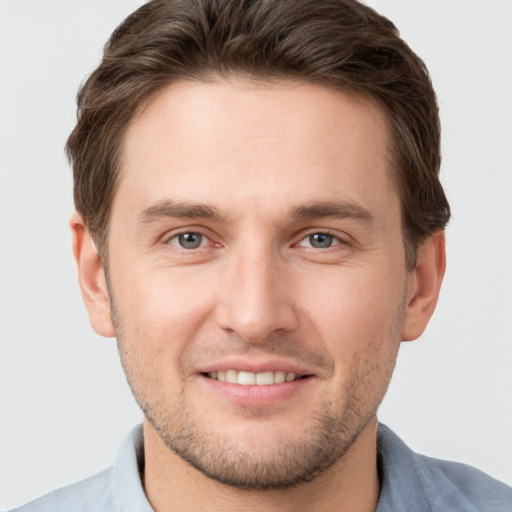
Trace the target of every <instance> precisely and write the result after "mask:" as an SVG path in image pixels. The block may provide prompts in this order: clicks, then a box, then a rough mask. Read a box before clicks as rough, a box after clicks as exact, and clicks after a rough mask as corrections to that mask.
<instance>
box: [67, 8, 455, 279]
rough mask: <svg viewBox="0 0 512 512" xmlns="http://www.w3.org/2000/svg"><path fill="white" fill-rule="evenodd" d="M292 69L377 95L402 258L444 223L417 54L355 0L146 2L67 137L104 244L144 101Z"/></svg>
mask: <svg viewBox="0 0 512 512" xmlns="http://www.w3.org/2000/svg"><path fill="white" fill-rule="evenodd" d="M240 74H242V75H244V76H248V77H250V78H252V79H255V80H265V81H267V80H268V81H273V80H280V79H294V80H300V81H304V82H310V83H318V84H322V85H326V86H330V87H333V88H336V89H338V90H341V91H345V92H355V93H359V94H363V95H366V96H369V97H371V98H373V99H374V100H376V101H377V102H378V104H379V105H380V107H381V108H382V109H383V111H384V113H385V114H386V116H387V119H388V123H389V128H390V135H391V150H392V155H393V158H394V164H395V168H396V169H395V170H396V175H395V180H396V183H397V186H398V190H399V194H400V199H401V203H402V225H403V233H404V244H405V250H406V264H407V267H408V268H409V269H412V268H414V266H415V262H416V249H417V247H418V246H419V245H420V244H421V243H422V242H423V241H424V240H425V239H426V237H428V236H429V235H430V234H432V233H433V232H434V231H436V230H438V229H443V228H444V227H445V226H446V224H447V222H448V220H449V217H450V208H449V205H448V202H447V200H446V197H445V194H444V192H443V189H442V187H441V184H440V182H439V167H440V163H441V154H440V125H439V115H438V107H437V101H436V96H435V93H434V90H433V88H432V84H431V81H430V78H429V74H428V71H427V69H426V67H425V65H424V63H423V61H422V60H421V59H420V58H419V57H418V56H417V55H415V54H414V53H413V52H412V50H411V49H410V48H409V47H408V46H407V44H406V43H405V42H404V41H403V40H402V39H401V38H400V37H399V33H398V30H397V29H396V28H395V26H394V25H393V24H392V23H391V22H390V21H389V20H388V19H386V18H384V17H383V16H380V15H379V14H377V13H376V12H375V11H374V10H372V9H371V8H369V7H367V6H365V5H363V4H361V3H359V2H358V1H356V0H152V1H150V2H148V3H146V4H145V5H143V6H142V7H140V8H139V9H138V10H137V11H135V12H134V13H133V14H131V15H130V16H129V17H128V18H127V19H126V20H125V21H124V22H123V23H122V24H121V25H120V26H119V27H118V28H117V29H116V30H115V32H114V33H113V34H112V36H111V38H110V40H109V41H108V43H107V44H106V46H105V50H104V57H103V60H102V62H101V64H100V65H99V67H98V68H97V69H96V70H95V71H94V72H93V73H92V74H91V76H90V77H89V78H88V79H87V81H86V82H85V83H84V84H83V86H82V87H81V89H80V91H79V94H78V100H77V102H78V122H77V125H76V127H75V129H74V130H73V132H72V133H71V135H70V137H69V139H68V142H67V147H66V149H67V154H68V156H69V159H70V161H71V163H72V166H73V173H74V199H75V206H76V209H77V211H78V212H79V213H81V214H82V216H83V218H84V221H85V224H86V226H87V229H88V230H89V232H90V233H91V235H92V236H93V238H94V240H95V241H96V244H97V245H98V249H99V251H100V254H102V253H103V254H105V251H106V244H107V237H108V222H109V216H110V208H111V203H112V199H113V197H114V194H115V190H116V185H117V181H118V175H119V165H120V156H121V154H122V145H123V138H124V134H125V131H126V129H127V126H128V124H129V122H130V120H131V119H132V118H133V116H134V115H135V113H136V112H137V110H138V108H139V107H140V106H141V104H142V103H143V102H145V101H147V100H148V99H149V98H150V97H151V96H152V95H154V94H155V93H156V92H157V91H159V90H161V89H162V88H163V87H165V86H167V85H169V84H170V83H172V82H176V81H178V80H196V81H197V80H204V81H206V80H212V79H214V78H215V77H218V76H221V77H223V76H224V77H230V76H232V75H240Z"/></svg>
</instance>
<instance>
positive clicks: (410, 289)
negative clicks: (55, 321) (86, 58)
mask: <svg viewBox="0 0 512 512" xmlns="http://www.w3.org/2000/svg"><path fill="white" fill-rule="evenodd" d="M68 152H69V155H70V158H71V160H72V163H73V169H74V177H75V205H76V208H77V214H76V215H75V216H74V217H73V218H72V220H71V227H72V232H73V238H74V253H75V257H76V259H77V263H78V269H79V277H80V285H81V289H82V293H83V297H84V301H85V304H86V306H87V309H88V312H89V317H90V320H91V324H92V326H93V327H94V329H95V330H96V331H97V332H98V333H99V334H101V335H104V336H114V335H115V336H116V337H117V339H118V344H119V351H120V355H121V360H122V363H123V367H124V369H125V372H126V375H127V379H128V382H129V384H130V386H131V388H132V390H133V393H134V396H135V397H136V399H137V402H138V403H139V405H140V407H141V408H142V410H143V411H144V423H143V428H142V430H140V429H136V430H135V431H134V432H133V433H132V434H131V435H130V437H129V438H128V439H127V441H126V443H125V445H124V446H123V448H122V450H121V452H120V454H119V457H118V460H117V462H116V465H115V467H114V469H112V470H108V471H106V472H103V473H101V474H99V475H97V476H95V477H93V478H92V479H90V480H87V481H85V482H82V483H79V484H77V485H75V486H72V487H69V488H66V489H63V490H60V491H57V492H55V493H53V494H51V495H49V496H47V497H45V498H42V499H41V500H40V501H36V502H34V503H33V504H31V505H28V506H27V507H26V508H23V509H22V510H27V511H30V510H52V511H54V510H151V509H154V510H156V511H166V510H201V509H207V510H217V509H222V510H226V509H228V510H244V509H253V510H276V509H278V508H279V509H280V510H283V509H284V510H358V511H366V510H368V511H374V510H378V511H380V512H381V511H385V510H510V507H511V504H512V491H511V490H510V489H509V488H507V487H506V486H504V485H502V484H499V483H498V482H496V481H494V480H492V479H490V478H489V477H487V476H485V475H483V474H482V473H480V472H478V471H476V470H474V469H471V468H468V467H465V466H460V465H456V464H451V463H446V462H441V461H437V460H433V459H428V458H424V457H421V456H418V455H415V454H414V453H412V452H411V451H410V450H409V449H408V448H407V447H406V446H405V445H404V444H403V443H402V442H401V441H400V440H399V439H398V438H397V437H396V436H395V435H394V434H393V433H392V432H391V431H390V430H389V429H387V428H386V427H384V426H378V424H377V419H376V412H377V409H378V406H379V404H380V402H381V400H382V398H383V396H384V394H385V391H386V388H387V384H388V382H389V379H390V377H391V373H392V370H393V367H394V364H395V360H396V355H397V351H398V347H399V344H400V342H401V341H407V340H412V339H415V338H417V337H418V336H419V335H420V334H421V333H422V332H423V330H424V328H425V327H426V325H427V323H428V321H429V319H430V317H431V315H432V313H433V311H434V308H435V304H436V301H437V297H438V294H439V289H440V286H441V281H442V278H443V274H444V267H445V256H444V233H443V229H444V227H445V225H446V223H447V222H448V219H449V207H448V203H447V201H446V198H445V196H444V193H443V190H442V188H441V185H440V183H439V181H438V171H439V164H440V155H439V126H438V115H437V104H436V101H435V95H434V92H433V90H432V87H431V84H430V81H429V78H428V74H427V72H426V70H425V68H424V65H423V63H422V62H421V60H419V58H418V57H417V56H415V55H414V54H413V53H412V52H411V50H410V49H409V48H408V47H407V46H406V45H405V43H403V41H401V40H400V39H399V37H398V35H397V33H396V31H395V29H394V27H393V26H392V25H391V23H390V22H389V21H388V20H386V19H384V18H382V17H380V16H378V15H377V14H376V13H375V12H373V11H372V10H370V9H368V8H366V7H364V6H363V5H361V4H359V3H357V2H355V1H342V0H332V1H323V2H321V3H319V2H318V1H314V2H313V1H311V0H309V1H306V0H294V1H291V0H289V1H286V0H281V1H266V2H259V1H251V2H226V1H224V2H222V1H206V0H204V1H194V2H190V0H187V1H181V2H180V1H174V2H170V1H153V2H149V3H148V4H146V5H145V6H143V7H142V8H140V9H139V10H138V11H137V12H136V13H134V14H133V15H132V16H131V17H130V18H128V19H127V20H126V21H125V22H124V23H123V24H122V25H121V26H120V27H119V28H118V29H117V30H116V32H115V33H114V34H113V36H112V38H111V40H110V42H109V44H108V45H107V48H106V50H105V58H104V60H103V62H102V64H101V65H100V67H99V68H98V69H97V70H96V71H95V72H94V73H93V74H92V75H91V77H90V78H89V79H88V81H87V82H86V84H85V85H84V87H83V88H82V90H81V93H80V96H79V119H78V124H77V126H76V128H75V130H74V131H73V133H72V135H71V137H70V139H69V141H68Z"/></svg>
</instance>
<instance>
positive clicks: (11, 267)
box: [0, 0, 512, 509]
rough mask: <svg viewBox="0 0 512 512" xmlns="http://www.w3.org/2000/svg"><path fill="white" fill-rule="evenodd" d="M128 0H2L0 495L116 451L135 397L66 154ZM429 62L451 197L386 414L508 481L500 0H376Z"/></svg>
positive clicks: (506, 185)
mask: <svg viewBox="0 0 512 512" xmlns="http://www.w3.org/2000/svg"><path fill="white" fill-rule="evenodd" d="M140 3H141V2H139V1H135V0H108V1H105V0H45V1H40V0H0V343H1V344H0V509H6V508H10V507H13V506H15V505H19V504H21V503H23V502H26V501H28V500H31V499H33V498H35V497H37V496H39V495H41V494H43V493H46V492H48V491H50V490H52V489H54V488H57V487H60V486H63V485H65V484H68V483H71V482H73V481H76V480H78V479H81V478H85V477H87V476H89V475H90V474H92V473H95V472H97V471H99V470H101V469H103V468H104V467H107V466H109V465H111V463H112V462H113V460H114V457H115V454H116V451H117V449H118V447H119V444H120V443H121V441H122V439H123V438H124V436H125V434H126V433H127V432H128V430H129V429H130V428H131V426H132V425H133V424H135V423H137V422H139V421H140V416H141V415H140V412H139V411H138V409H137V407H136V405H135V403H134V401H133V399H132V397H131V394H130V391H129V390H128V387H127V385H126V383H125V379H124V376H123V374H122V371H121V369H120V365H119V363H118V358H117V353H116V347H115V341H114V340H110V339H103V338H100V337H99V336H97V335H95V334H94V333H93V331H92V329H91V328H90V326H89V323H88V319H87V316H86V313H85V308H84V307H83V305H82V302H81V298H80V294H79V289H78V284H77V279H76V271H75V266H74V262H73V260H72V254H71V247H70V235H69V230H68V225H67V222H68V218H69V215H70V214H71V212H72V210H73V205H72V199H71V196H72V191H71V188H72V183H71V173H70V170H69V168H68V165H67V162H66V160H65V158H64V154H63V146H64V143H65V139H66V137H67V135H68V134H69V132H70V130H71V129H72V127H73V125H74V119H75V100H74V98H75V94H76V91H77V89H78V86H79V84H80V83H81V81H82V80H83V78H84V77H85V76H86V75H87V74H88V73H90V72H91V71H92V69H93V68H94V67H95V66H96V64H97V63H98V61H99V59H100V55H101V49H102V46H103V44H104V42H105V41H106V39H107V37H108V36H109V35H110V33H111V32H112V30H113V29H114V28H115V27H116V26H117V24H118V23H119V22H120V21H121V20H122V19H123V18H124V17H125V16H126V15H127V14H129V13H130V12H131V11H132V10H133V9H134V8H135V7H137V6H138V5H140ZM368 3H369V4H370V5H371V6H373V7H375V8H376V9H377V10H379V11H380V12H382V13H383V14H385V15H387V16H388V17H389V18H390V19H392V20H393V21H394V22H395V24H396V25H397V26H398V28H399V29H400V31H401V33H402V36H403V37H404V38H405V40H406V41H408V42H409V44H410V45H411V46H412V48H413V49H414V50H415V51H416V52H417V53H418V54H419V55H420V56H421V57H422V58H423V59H424V60H425V62H426V63H427V65H428V67H429V69H430V71H431V74H432V79H433V82H434V85H435V87H436V89H437V92H438V96H439V102H440V106H441V112H442V123H443V150H444V159H443V167H442V181H443V183H444V186H445V189H446V193H447V195H448V197H449V199H450V201H451V205H452V208H453V220H452V222H451V224H450V226H449V229H448V231H447V237H448V271H447V275H446V279H445V283H444V289H443V291H442V294H441V298H440V301H439V305H438V309H437V312H436V314H435V315H434V318H433V320H432V322H431V324H430V326H429V328H428V330H427V332H426V333H425V334H424V335H423V336H422V338H421V339H420V340H418V341H416V342H413V343H409V344H406V345H404V346H403V347H402V351H401V354H400V357H399V361H398V365H397V369H396V372H395V375H394V378H393V381H392V384H391V387H390V390H389V393H388V396H387V398H386V399H385V402H384V404H383V405H382V408H381V413H380V419H381V421H383V422H385V423H387V424H388V425H390V426H391V427H392V428H393V429H394V430H395V431H396V432H397V433H398V434H399V435H400V436H402V437H403V439H404V440H405V441H406V442H407V443H408V444H409V445H410V446H411V447H412V448H413V449H415V450H416V451H419V452H423V453H427V454H429V455H432V456H436V457H441V458H446V459H452V460H457V461H462V462H466V463H469V464H472V465H475V466H478V467H479V468H481V469H483V470H484V471H486V472H488V473H490V474H491V475H493V476H495V477H497V478H499V479H501V480H504V481H506V482H507V483H508V484H512V464H511V463H510V461H511V460H512V441H511V433H512V398H511V394H512V393H511V391H512V333H511V321H512V157H511V152H512V149H511V148H512V32H511V30H510V27H511V26H512V1H511V0H490V1H488V2H487V1H485V2H484V1H483V0H415V1H412V0H371V1H368Z"/></svg>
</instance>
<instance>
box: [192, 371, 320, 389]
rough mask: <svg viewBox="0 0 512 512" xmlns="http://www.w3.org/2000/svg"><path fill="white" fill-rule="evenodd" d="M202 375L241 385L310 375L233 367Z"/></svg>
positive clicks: (269, 382) (287, 379) (284, 380)
mask: <svg viewBox="0 0 512 512" xmlns="http://www.w3.org/2000/svg"><path fill="white" fill-rule="evenodd" d="M202 375H204V376H205V377H207V378H209V379H213V380H218V381H220V382H226V383H228V384H240V385H242V386H270V385H272V384H283V383H285V382H294V381H297V380H302V379H306V378H308V377H310V375H300V374H296V373H293V372H286V371H283V370H276V371H265V372H260V373H253V372H248V371H239V370H234V369H230V370H219V371H213V372H205V373H203V374H202Z"/></svg>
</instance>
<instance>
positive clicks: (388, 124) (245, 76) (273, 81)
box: [93, 70, 422, 271]
mask: <svg viewBox="0 0 512 512" xmlns="http://www.w3.org/2000/svg"><path fill="white" fill-rule="evenodd" d="M222 82H225V83H232V84H235V85H240V86H244V87H246V86H247V85H253V86H255V87H262V86H265V87H273V86H279V85H283V84H285V85H286V84H290V85H295V86H300V85H305V84H309V85H315V86H318V87H323V88H325V89H328V90H331V91H334V92H337V93H341V94H343V95H345V96H346V97H347V98H349V99H350V100H351V101H354V102H357V103H358V104H360V105H362V106H367V105H373V106H374V107H375V108H377V109H379V111H380V112H381V114H382V117H383V119H384V126H383V128H384V130H385V137H386V145H387V152H386V160H387V164H388V167H389V172H390V180H391V185H392V187H393V188H394V190H395V192H396V194H397V197H398V199H399V202H400V224H401V231H402V243H403V247H404V257H405V264H406V269H407V270H408V271H412V270H413V269H414V267H415V263H416V252H417V248H418V246H419V245H420V244H421V242H422V241H421V240H420V241H418V243H416V244H415V243H414V242H413V240H411V237H410V235H409V234H408V232H407V225H406V222H405V218H404V207H405V204H404V191H403V190H402V184H401V180H400V177H399V174H400V164H399V161H398V160H399V154H398V151H397V141H396V136H395V134H394V130H393V126H392V124H393V120H392V116H391V113H390V112H389V110H388V109H387V108H386V105H385V104H384V102H383V101H382V100H381V99H380V98H379V97H378V96H377V95H376V94H373V93H372V92H370V91H364V90H359V89H357V88H355V87H349V86H347V87H344V86H340V85H337V84H334V83H333V82H332V81H330V80H327V79H318V80H315V79H313V78H308V77H301V76H299V75H298V76H293V75H290V74H287V73H269V74H263V73H262V74H259V73H251V72H246V71H237V70H233V71H227V72H226V71H224V72H223V71H217V70H208V71H207V72H204V71H203V72H201V73H198V76H194V77H190V76H188V77H187V76H184V77H178V78H170V79H169V80H168V82H166V83H163V84H161V85H159V86H157V87H155V88H154V89H153V90H151V91H149V92H148V93H147V94H146V95H145V96H144V97H142V98H141V99H140V100H139V102H138V104H136V105H135V108H134V109H133V112H132V114H131V116H130V118H129V120H128V121H127V122H126V123H125V124H124V126H123V129H122V130H121V131H120V133H119V137H120V139H119V143H118V147H117V151H116V156H115V159H114V161H113V162H112V164H113V168H114V171H113V176H114V187H113V189H112V196H111V198H110V202H109V204H108V209H107V212H106V215H105V219H104V223H103V227H102V229H101V232H99V233H97V234H96V236H94V237H93V238H95V239H96V240H95V242H96V244H97V247H98V253H99V255H100V258H101V261H102V263H103V265H104V266H106V267H108V259H109V250H108V244H109V239H110V237H109V234H110V219H111V214H112V206H113V203H114V198H115V196H116V193H117V189H118V186H119V184H120V180H121V179H122V169H123V158H124V155H125V147H126V140H127V133H128V131H129V129H130V127H131V126H132V124H133V123H135V122H136V121H137V120H138V119H139V118H140V117H141V116H142V115H143V114H144V111H145V110H146V108H148V107H149V105H150V104H151V103H152V102H153V101H154V100H155V99H156V98H157V97H158V96H159V95H160V94H162V93H163V92H164V91H165V90H169V89H170V88H172V87H175V86H179V85H187V84H201V83H203V84H215V83H222Z"/></svg>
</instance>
